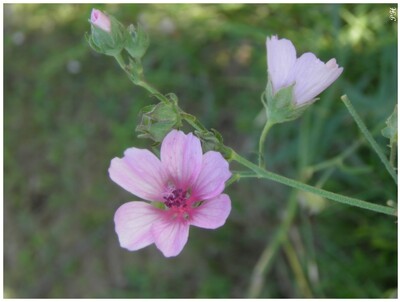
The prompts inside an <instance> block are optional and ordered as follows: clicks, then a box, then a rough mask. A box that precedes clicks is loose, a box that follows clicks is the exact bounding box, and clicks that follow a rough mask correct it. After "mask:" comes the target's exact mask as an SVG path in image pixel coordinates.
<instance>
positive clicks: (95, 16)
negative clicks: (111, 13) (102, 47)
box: [90, 8, 111, 32]
mask: <svg viewBox="0 0 400 302" xmlns="http://www.w3.org/2000/svg"><path fill="white" fill-rule="evenodd" d="M90 23H92V24H93V25H95V26H97V27H98V28H100V29H102V30H104V31H106V32H111V22H110V18H109V17H108V16H107V15H105V14H104V13H102V12H101V11H99V10H98V9H95V8H94V9H92V14H91V15H90Z"/></svg>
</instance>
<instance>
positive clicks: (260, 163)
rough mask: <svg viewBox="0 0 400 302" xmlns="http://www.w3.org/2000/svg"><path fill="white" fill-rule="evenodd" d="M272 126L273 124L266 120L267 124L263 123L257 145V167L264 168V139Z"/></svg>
mask: <svg viewBox="0 0 400 302" xmlns="http://www.w3.org/2000/svg"><path fill="white" fill-rule="evenodd" d="M273 125H275V123H273V122H271V120H270V119H268V120H267V122H266V123H265V126H264V129H263V130H262V132H261V136H260V141H259V144H258V166H259V167H265V160H264V145H265V139H266V138H267V134H268V132H269V130H270V129H271V128H272V126H273Z"/></svg>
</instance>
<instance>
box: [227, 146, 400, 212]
mask: <svg viewBox="0 0 400 302" xmlns="http://www.w3.org/2000/svg"><path fill="white" fill-rule="evenodd" d="M231 158H232V160H235V161H236V162H238V163H240V164H241V165H243V166H245V167H247V168H249V169H250V170H252V171H254V172H256V173H257V174H258V175H259V177H261V178H266V179H269V180H272V181H275V182H279V183H281V184H284V185H287V186H289V187H292V188H296V189H299V190H303V191H307V192H310V193H314V194H316V195H319V196H322V197H325V198H327V199H330V200H333V201H337V202H340V203H344V204H347V205H350V206H355V207H359V208H362V209H366V210H370V211H374V212H378V213H383V214H387V215H393V216H397V211H396V210H395V209H393V208H390V207H387V206H382V205H378V204H374V203H370V202H367V201H364V200H360V199H356V198H352V197H348V196H344V195H340V194H336V193H333V192H329V191H326V190H323V189H319V188H316V187H313V186H310V185H306V184H304V183H302V182H299V181H297V180H294V179H291V178H287V177H285V176H282V175H279V174H276V173H273V172H270V171H267V170H264V169H262V168H260V167H258V166H257V165H255V164H253V163H252V162H250V161H248V160H247V159H245V158H243V157H241V156H240V155H239V154H237V153H236V152H235V151H234V150H231Z"/></svg>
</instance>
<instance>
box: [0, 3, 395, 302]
mask: <svg viewBox="0 0 400 302" xmlns="http://www.w3.org/2000/svg"><path fill="white" fill-rule="evenodd" d="M96 7H97V8H99V9H101V10H104V11H106V12H108V13H110V14H113V15H114V16H115V17H117V18H118V19H119V20H120V21H121V22H122V23H124V24H125V25H128V24H130V23H136V22H140V23H141V24H142V25H143V26H144V27H145V28H146V30H147V31H148V33H149V35H150V37H151V45H150V48H149V50H148V53H147V54H146V56H145V58H144V66H145V74H146V77H147V79H148V81H149V82H150V83H152V84H153V85H155V86H156V87H157V88H158V89H159V90H160V91H162V92H164V93H168V92H174V93H176V94H177V96H178V97H179V99H180V105H181V107H182V108H183V109H184V110H186V111H187V112H189V113H191V114H194V115H196V116H198V118H199V119H200V120H201V121H202V122H203V123H204V124H205V125H206V126H207V127H209V128H216V129H218V130H219V131H220V132H221V133H222V134H223V136H224V141H225V143H226V144H227V145H228V146H231V147H233V148H234V149H235V150H237V152H239V154H242V155H244V156H246V157H247V158H249V159H252V160H254V161H255V160H256V158H257V154H256V153H255V150H257V149H256V148H257V141H258V136H259V134H260V132H261V129H262V125H263V122H264V119H263V116H264V113H263V112H262V105H261V102H260V94H261V92H262V91H263V89H264V88H265V85H266V80H267V77H266V55H265V38H266V36H267V35H272V34H278V35H279V36H280V37H285V38H288V39H291V40H292V41H293V43H294V45H295V46H296V48H297V52H298V54H301V53H304V52H307V51H311V52H314V53H316V54H317V56H318V57H319V58H321V59H322V60H323V61H327V60H328V59H330V58H332V57H335V58H336V59H337V61H338V63H339V65H340V66H343V67H344V72H343V74H342V75H341V77H340V79H339V80H338V81H337V82H336V83H335V84H334V85H333V86H332V87H330V88H329V89H328V90H327V91H326V92H324V93H323V94H322V95H321V100H320V101H318V102H317V103H316V104H315V105H314V106H312V107H311V108H310V109H308V111H307V112H306V114H305V115H304V116H303V117H302V118H300V119H299V120H296V121H294V122H291V123H286V124H282V125H279V126H276V127H274V128H273V130H272V132H271V134H270V135H269V137H268V139H267V147H266V155H265V156H266V159H267V162H268V166H269V168H270V169H271V170H273V171H275V172H278V173H281V174H283V175H286V176H288V177H293V178H298V179H303V180H304V181H307V183H309V184H312V185H315V184H317V183H319V184H320V185H323V187H324V188H326V189H327V190H331V191H334V192H338V193H342V194H346V195H349V196H353V197H358V198H362V199H364V200H367V201H371V202H377V203H381V204H386V201H387V200H393V201H395V202H397V188H396V186H395V185H394V183H393V181H392V179H391V178H390V176H389V175H388V173H387V172H386V170H385V169H384V167H383V166H382V164H381V163H380V161H379V159H378V157H377V156H376V154H375V153H373V152H372V151H371V149H370V148H369V147H368V146H367V145H366V144H365V143H361V144H359V145H358V148H357V149H355V150H354V152H352V153H351V154H350V156H348V157H347V158H346V160H345V161H344V163H343V164H342V165H340V164H339V165H335V166H332V167H331V168H329V169H325V170H322V171H319V172H317V173H314V174H312V175H310V173H308V174H307V173H306V176H304V175H305V174H304V173H305V172H304V171H309V170H307V169H306V168H305V167H309V166H311V165H315V164H317V163H320V162H322V161H324V160H326V159H330V158H332V157H334V156H337V155H338V154H341V153H342V152H343V151H345V150H346V149H347V148H348V146H350V145H351V144H353V143H354V142H355V141H357V140H359V139H360V138H361V135H360V132H359V130H358V128H357V127H356V125H355V123H354V121H353V120H352V118H351V116H350V115H349V114H348V112H347V110H346V108H345V107H344V105H343V104H342V103H341V101H340V96H341V95H343V94H345V93H346V94H347V95H348V96H349V98H350V99H351V100H352V102H353V105H354V107H355V108H356V110H357V111H358V112H359V114H360V115H361V117H362V118H363V120H364V121H365V123H366V124H367V126H368V127H369V128H370V129H371V130H373V129H375V138H376V139H377V141H378V143H379V144H380V146H381V148H382V149H384V150H385V152H386V153H387V154H388V153H389V149H388V148H387V144H388V140H387V139H386V138H384V137H382V136H381V134H380V130H381V129H382V128H383V127H384V121H385V119H386V118H387V117H388V116H389V114H390V113H391V112H392V111H393V108H394V106H395V104H396V103H397V21H392V20H390V18H389V17H390V16H389V9H390V8H397V6H396V5H395V4H382V5H377V4H346V5H340V4H335V5H317V4H309V5H307V4H285V5H281V4H257V5H250V4H145V5H144V4H142V5H117V4H107V5H98V6H96ZM91 8H92V5H91V4H85V5H77V4H68V5H65V4H62V5H61V4H60V5H56V4H45V5H43V4H5V5H4V83H5V85H4V194H5V198H4V295H5V297H20V298H22V297H53V298H61V297H68V298H71V297H83V298H86V297H95V298H103V297H115V298H117V297H134V298H139V297H154V298H158V297H160V298H162V297H171V298H173V297H176V298H180V297H195V298H200V297H202V298H207V297H209V298H217V297H228V298H229V297H230V298H235V297H246V295H247V293H248V288H249V286H250V280H251V274H252V271H253V268H254V266H255V264H256V263H257V260H258V258H259V257H260V255H261V253H262V251H263V250H264V248H265V246H268V244H269V243H270V242H271V238H272V236H273V234H274V232H275V231H276V230H277V229H278V228H279V225H280V221H281V219H282V217H283V216H284V214H285V209H286V207H285V206H286V204H287V202H288V198H289V196H290V195H291V192H292V190H291V189H290V188H288V187H285V186H283V185H280V184H276V183H273V182H270V181H266V180H265V181H258V180H255V179H251V180H247V179H245V180H241V181H240V182H238V183H235V184H233V185H231V186H230V187H229V188H228V189H227V190H226V192H227V193H228V194H229V195H230V196H231V199H232V203H233V209H232V212H231V215H230V217H229V219H228V220H227V223H226V224H225V225H224V226H223V227H222V228H220V229H218V230H215V231H208V230H203V229H197V228H191V231H190V237H189V241H188V244H187V245H186V247H185V248H184V250H183V252H182V253H181V254H180V255H179V256H178V257H176V258H171V259H166V258H164V257H163V256H162V254H161V253H160V252H159V251H158V250H157V249H156V248H155V247H154V246H151V247H148V248H145V249H143V250H140V251H138V252H134V253H130V252H128V251H126V250H124V249H122V248H120V247H119V244H118V239H117V236H116V234H115V232H114V225H113V215H114V212H115V210H116V209H117V208H118V206H119V205H121V204H122V203H124V202H126V201H130V200H135V199H136V198H135V197H134V196H132V195H130V194H129V193H128V192H125V191H124V190H123V189H122V188H120V187H118V186H117V185H116V184H114V183H113V182H112V181H111V180H110V179H109V177H108V173H107V169H108V167H109V163H110V160H111V159H112V158H113V157H116V156H121V155H122V154H123V151H124V150H125V149H126V148H128V147H131V146H136V147H143V148H147V147H149V146H150V143H151V142H150V141H148V140H143V139H138V138H137V137H136V134H135V131H134V129H135V127H136V124H137V123H138V122H139V116H138V113H139V111H140V109H141V108H142V107H144V106H146V105H149V104H151V103H155V102H156V100H155V99H154V98H151V97H150V96H149V94H148V93H147V92H145V91H143V90H141V89H140V88H138V87H134V86H133V84H132V83H130V82H129V80H128V78H127V77H126V76H125V74H124V73H123V72H122V71H121V70H120V68H119V67H118V65H117V63H116V62H115V61H114V60H113V59H112V58H111V57H106V56H102V55H99V54H96V53H94V52H93V51H92V50H91V49H90V48H89V46H88V45H87V43H86V41H85V39H84V33H85V32H88V31H89V30H90V26H89V23H88V19H89V17H90V11H91ZM361 142H362V141H361ZM232 168H233V169H237V168H238V167H236V166H233V167H232ZM321 178H323V179H322V180H321ZM296 196H297V197H298V200H299V202H301V206H300V207H299V209H298V211H297V213H296V216H295V218H294V221H293V224H292V226H291V228H290V232H289V236H288V240H287V242H289V243H290V244H291V246H292V247H293V249H294V251H295V255H296V257H297V259H298V264H299V265H298V266H297V267H296V266H294V265H293V262H292V261H290V257H288V256H290V253H287V250H281V249H280V250H279V251H278V254H277V256H276V258H274V260H273V261H272V263H271V265H270V269H269V271H268V274H267V275H266V276H265V281H264V283H263V287H262V290H261V293H260V296H261V297H273V298H280V297H285V298H286V297H309V296H310V294H311V296H313V297H327V298H343V297H346V298H353V297H369V298H377V297H395V296H396V295H397V224H396V221H397V219H396V218H394V217H389V216H386V215H383V214H376V213H372V212H368V211H366V210H361V209H357V208H352V207H348V206H344V205H340V204H337V203H335V202H330V201H327V200H321V199H319V198H315V196H310V195H308V196H307V195H304V194H298V195H296ZM285 251H286V252H285ZM299 268H300V272H299ZM304 284H305V285H304Z"/></svg>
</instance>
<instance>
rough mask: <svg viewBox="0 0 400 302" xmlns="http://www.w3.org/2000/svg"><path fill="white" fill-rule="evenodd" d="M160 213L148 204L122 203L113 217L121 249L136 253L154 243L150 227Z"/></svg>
mask: <svg viewBox="0 0 400 302" xmlns="http://www.w3.org/2000/svg"><path fill="white" fill-rule="evenodd" d="M160 212H161V211H160V210H158V209H156V208H155V207H153V206H151V205H150V204H148V203H145V202H141V201H133V202H127V203H124V204H123V205H122V206H120V207H119V208H118V210H117V211H116V212H115V215H114V222H115V231H116V232H117V234H118V239H119V243H120V245H121V247H123V248H126V249H128V250H130V251H136V250H138V249H141V248H143V247H146V246H148V245H150V244H152V243H153V242H154V238H153V234H152V231H151V226H152V224H153V223H154V221H156V220H157V219H159V218H160V216H161V213H160Z"/></svg>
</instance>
